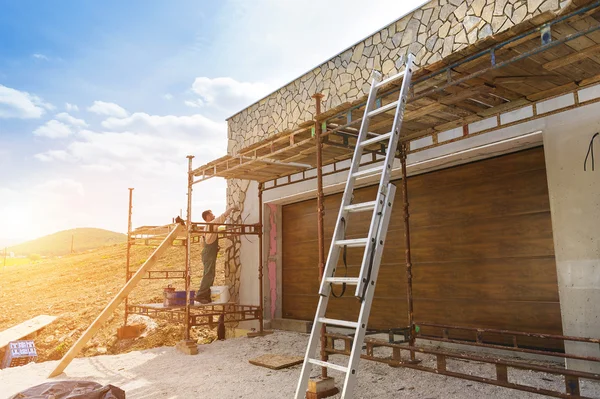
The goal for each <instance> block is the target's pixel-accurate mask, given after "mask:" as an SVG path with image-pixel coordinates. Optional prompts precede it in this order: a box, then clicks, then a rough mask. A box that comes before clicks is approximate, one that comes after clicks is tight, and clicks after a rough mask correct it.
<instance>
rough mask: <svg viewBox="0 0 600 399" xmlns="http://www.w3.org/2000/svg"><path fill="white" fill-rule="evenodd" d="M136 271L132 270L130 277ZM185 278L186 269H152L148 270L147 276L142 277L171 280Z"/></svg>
mask: <svg viewBox="0 0 600 399" xmlns="http://www.w3.org/2000/svg"><path fill="white" fill-rule="evenodd" d="M134 274H135V272H132V271H130V272H129V277H131V276H133V275H134ZM177 278H185V270H150V271H148V272H146V277H142V280H169V279H177Z"/></svg>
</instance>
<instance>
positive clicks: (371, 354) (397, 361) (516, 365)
mask: <svg viewBox="0 0 600 399" xmlns="http://www.w3.org/2000/svg"><path fill="white" fill-rule="evenodd" d="M327 338H328V339H327V343H328V347H327V352H328V353H330V354H337V355H344V356H349V355H350V351H349V350H348V348H351V347H352V340H353V338H352V337H349V336H346V335H339V334H327ZM340 340H341V341H342V342H343V343H344V349H343V350H342V349H335V343H336V341H340ZM365 344H366V345H365V346H366V351H365V352H366V353H363V354H362V355H361V358H362V359H365V360H371V361H375V362H379V363H385V364H388V365H390V366H392V367H406V368H411V369H415V370H420V371H427V372H430V373H435V374H441V375H447V376H450V377H456V378H461V379H464V380H470V381H476V382H480V383H484V384H488V385H496V386H500V387H504V388H510V389H516V390H519V391H526V392H531V393H535V394H540V395H547V396H551V397H555V398H565V399H566V398H577V399H591V398H589V397H586V396H581V392H580V387H579V382H580V379H585V380H592V381H600V374H595V373H587V372H582V371H573V370H566V369H564V368H558V367H549V366H545V365H540V364H529V363H525V362H522V361H513V360H503V359H498V358H487V357H483V356H476V355H471V354H465V353H454V352H450V351H442V350H437V349H431V348H426V347H421V346H409V345H408V346H407V345H401V344H395V343H390V342H387V341H384V340H379V339H368V340H365ZM375 348H389V349H391V353H387V354H383V353H381V352H382V351H377V353H376V352H375V350H374V349H375ZM403 351H404V352H409V353H413V352H418V353H422V354H425V355H431V356H435V358H436V364H435V366H434V367H429V366H427V365H425V364H424V363H423V362H420V363H416V362H412V361H410V360H407V359H403V358H402V352H403ZM448 359H450V360H452V359H458V360H469V361H474V362H479V363H484V364H489V365H494V366H495V369H496V375H495V378H492V377H480V376H476V375H472V374H467V373H463V372H457V371H450V370H448V368H447V360H448ZM509 369H517V370H528V371H533V372H539V373H548V374H553V375H556V376H561V377H562V378H563V379H564V383H565V392H559V391H556V390H552V389H547V388H538V387H534V386H530V385H523V384H519V383H517V382H513V381H511V379H510V375H509Z"/></svg>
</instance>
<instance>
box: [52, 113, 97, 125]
mask: <svg viewBox="0 0 600 399" xmlns="http://www.w3.org/2000/svg"><path fill="white" fill-rule="evenodd" d="M54 117H55V118H56V119H58V120H61V121H63V122H66V123H68V124H70V125H71V126H75V127H88V126H89V125H88V124H87V123H86V122H85V121H84V120H83V119H78V118H75V117H73V116H71V115H69V114H68V113H66V112H61V113H60V114H56V115H55V116H54Z"/></svg>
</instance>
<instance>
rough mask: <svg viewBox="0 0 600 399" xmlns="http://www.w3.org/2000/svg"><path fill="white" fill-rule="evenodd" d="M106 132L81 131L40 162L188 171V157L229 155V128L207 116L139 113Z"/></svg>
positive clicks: (109, 123)
mask: <svg viewBox="0 0 600 399" xmlns="http://www.w3.org/2000/svg"><path fill="white" fill-rule="evenodd" d="M102 126H103V127H104V128H105V129H106V131H104V132H97V131H92V130H81V131H80V132H78V134H77V136H76V137H77V139H76V140H75V141H73V142H71V143H70V144H68V145H67V146H66V147H65V148H64V149H58V150H57V149H55V150H51V151H46V152H43V153H39V154H37V155H36V158H37V159H38V160H40V161H45V162H50V161H63V162H73V163H77V164H78V165H80V166H81V167H82V168H84V169H87V170H92V171H96V172H111V171H125V170H127V171H128V173H142V174H144V175H154V176H156V175H165V174H169V173H179V172H181V170H184V167H183V166H182V165H184V164H185V161H186V160H185V157H186V155H189V154H195V155H198V162H208V161H210V160H212V159H213V158H216V157H219V156H222V155H224V153H225V149H226V145H227V140H226V137H227V136H226V132H227V127H226V124H225V123H224V122H222V123H217V122H214V121H212V120H210V119H208V118H206V117H204V116H202V115H191V116H173V115H166V116H159V115H149V114H146V113H135V114H133V115H131V116H129V117H127V118H108V119H107V120H105V121H104V122H102Z"/></svg>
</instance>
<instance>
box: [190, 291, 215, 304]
mask: <svg viewBox="0 0 600 399" xmlns="http://www.w3.org/2000/svg"><path fill="white" fill-rule="evenodd" d="M194 300H195V301H196V302H200V303H201V304H203V305H206V304H207V303H211V302H212V301H211V299H210V292H208V293H207V294H204V295H196V298H194Z"/></svg>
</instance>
